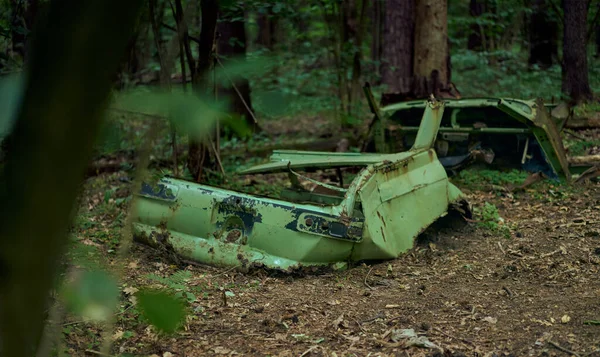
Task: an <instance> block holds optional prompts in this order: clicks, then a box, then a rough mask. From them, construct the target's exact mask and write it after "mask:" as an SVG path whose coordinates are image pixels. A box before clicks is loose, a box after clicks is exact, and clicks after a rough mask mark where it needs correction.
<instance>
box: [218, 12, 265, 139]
mask: <svg viewBox="0 0 600 357" xmlns="http://www.w3.org/2000/svg"><path fill="white" fill-rule="evenodd" d="M228 15H229V16H227V17H226V18H224V19H223V21H221V22H220V23H219V24H218V26H217V29H218V32H219V35H220V38H219V40H218V47H217V48H218V57H219V58H220V60H221V62H222V63H223V64H224V65H225V69H224V71H227V62H229V61H231V60H232V59H235V60H236V61H239V60H243V59H244V58H245V56H246V29H245V26H244V21H243V20H239V19H240V18H243V17H244V16H243V15H244V14H243V10H241V9H239V8H237V9H235V10H233V11H232V12H231V13H229V14H228ZM233 82H234V83H227V88H221V89H220V93H221V94H223V95H225V96H226V97H228V98H229V99H230V101H231V106H232V108H231V112H233V113H235V114H237V115H240V116H241V117H243V118H244V120H245V122H246V124H248V126H249V128H250V129H252V131H258V130H259V127H258V123H256V122H255V121H254V116H253V113H252V101H251V99H250V83H249V82H248V79H246V78H236V79H234V81H233ZM234 86H235V88H234ZM236 88H237V90H236Z"/></svg>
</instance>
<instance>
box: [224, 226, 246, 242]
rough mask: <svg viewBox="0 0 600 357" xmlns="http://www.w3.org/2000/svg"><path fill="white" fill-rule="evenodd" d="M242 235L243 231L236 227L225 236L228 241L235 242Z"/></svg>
mask: <svg viewBox="0 0 600 357" xmlns="http://www.w3.org/2000/svg"><path fill="white" fill-rule="evenodd" d="M241 235H242V232H240V231H239V230H238V229H234V230H232V231H230V232H229V233H227V237H225V241H226V242H228V243H233V242H235V241H237V240H238V239H239V238H240V236H241Z"/></svg>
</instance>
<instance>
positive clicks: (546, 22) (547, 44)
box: [529, 0, 558, 68]
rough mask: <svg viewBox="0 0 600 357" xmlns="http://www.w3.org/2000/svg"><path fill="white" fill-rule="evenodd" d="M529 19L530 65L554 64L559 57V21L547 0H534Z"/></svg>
mask: <svg viewBox="0 0 600 357" xmlns="http://www.w3.org/2000/svg"><path fill="white" fill-rule="evenodd" d="M531 8H532V10H533V13H532V14H531V16H530V19H529V65H530V66H531V65H535V64H537V65H539V66H540V67H541V68H548V67H550V66H552V62H553V59H554V58H558V22H557V21H556V20H555V19H554V17H553V16H551V13H550V11H549V10H550V7H549V6H548V3H547V0H533V3H532V6H531Z"/></svg>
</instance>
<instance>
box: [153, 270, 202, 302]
mask: <svg viewBox="0 0 600 357" xmlns="http://www.w3.org/2000/svg"><path fill="white" fill-rule="evenodd" d="M146 277H147V278H148V279H149V280H151V281H154V282H157V283H159V284H161V285H164V286H165V287H166V288H167V289H169V290H171V291H173V293H174V296H175V297H177V298H184V297H185V299H186V300H187V301H188V302H190V303H191V302H194V301H196V300H197V297H196V295H195V294H194V293H199V292H201V289H199V288H198V287H192V286H190V285H188V284H187V283H188V282H189V281H190V279H191V278H192V273H191V272H189V271H187V270H181V271H178V272H176V273H174V274H172V275H170V276H167V277H162V276H160V275H157V274H154V273H151V274H148V275H146Z"/></svg>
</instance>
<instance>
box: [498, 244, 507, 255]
mask: <svg viewBox="0 0 600 357" xmlns="http://www.w3.org/2000/svg"><path fill="white" fill-rule="evenodd" d="M498 247H499V248H500V251H501V252H502V254H504V255H506V252H505V251H504V248H502V243H500V242H498Z"/></svg>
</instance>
